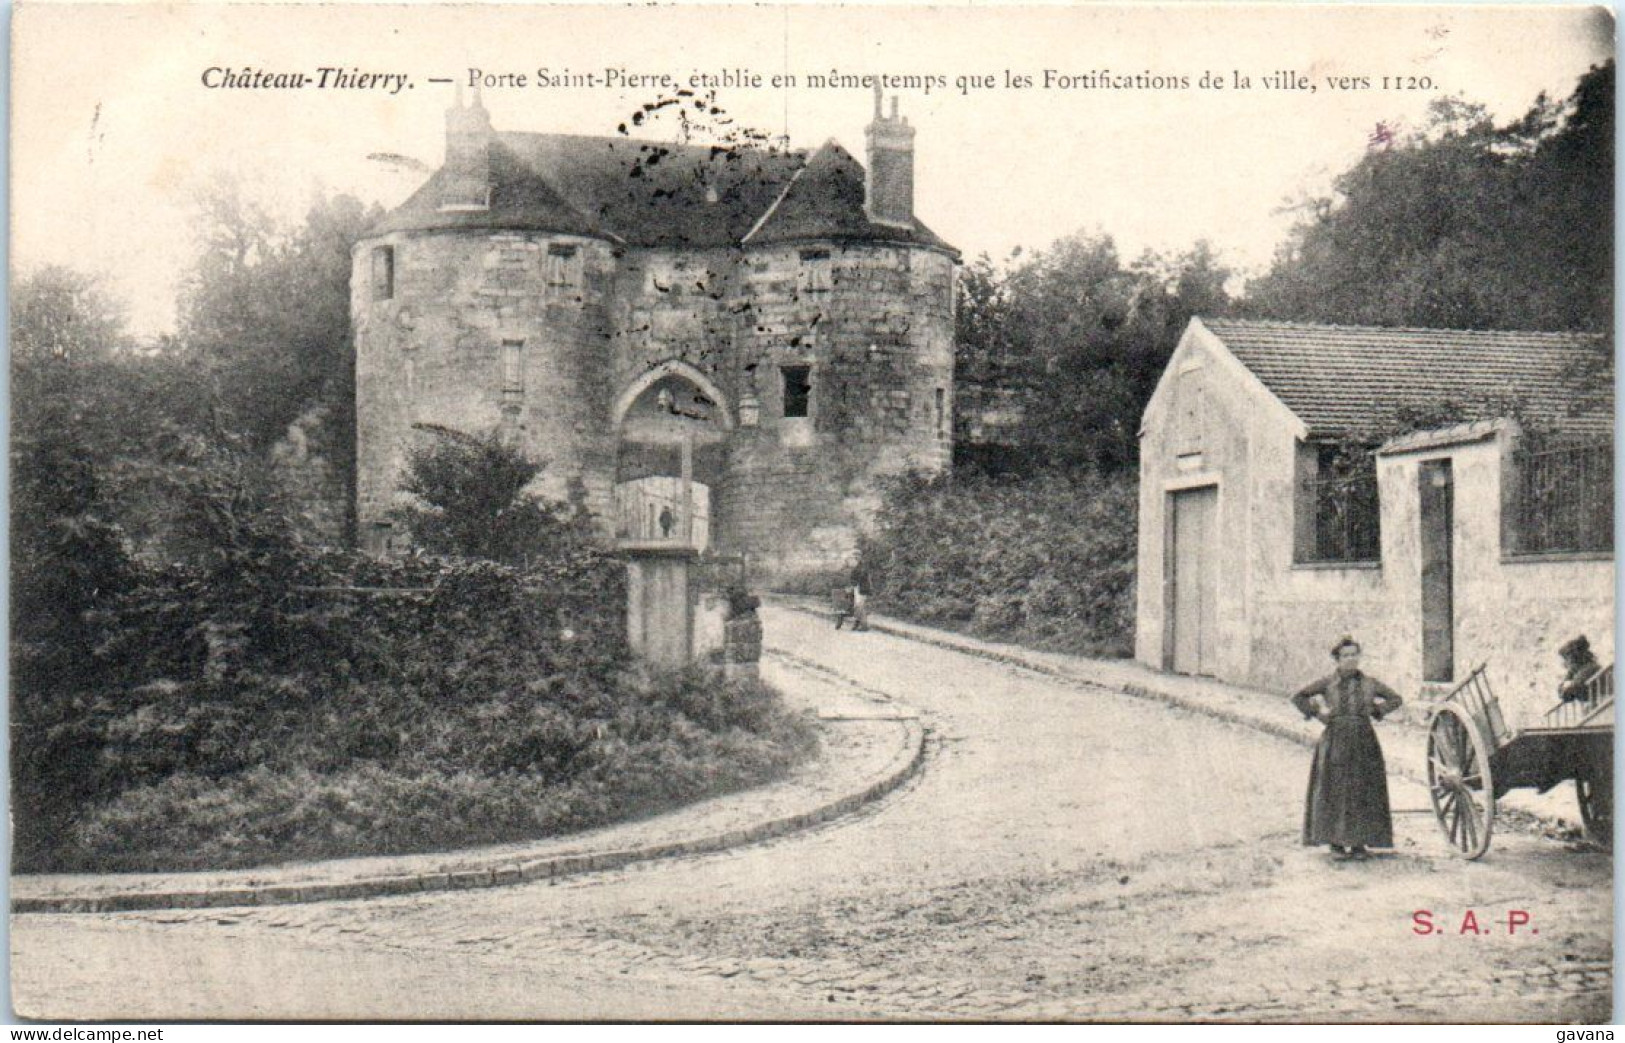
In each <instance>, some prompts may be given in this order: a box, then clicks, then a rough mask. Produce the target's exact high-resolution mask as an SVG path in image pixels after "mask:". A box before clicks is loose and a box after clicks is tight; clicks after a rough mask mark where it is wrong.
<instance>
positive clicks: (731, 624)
mask: <svg viewBox="0 0 1625 1043" xmlns="http://www.w3.org/2000/svg"><path fill="white" fill-rule="evenodd" d="M761 659H762V620H761V618H760V617H759V616H757V614H756V613H755V612H754V611H752V612H747V613H745V614H744V615H742V616H735V617H734V618H733V619H730V620H728V622H726V623H724V624H723V639H722V672H723V675H724V676H726V677H728V678H730V679H744V678H748V679H750V680H752V681H754V680H756V678H757V677H759V676H760V675H761V673H760V671H761V667H760V663H761Z"/></svg>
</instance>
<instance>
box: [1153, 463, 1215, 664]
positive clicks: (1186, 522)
mask: <svg viewBox="0 0 1625 1043" xmlns="http://www.w3.org/2000/svg"><path fill="white" fill-rule="evenodd" d="M1168 506H1169V510H1170V513H1171V514H1172V522H1171V525H1170V529H1171V533H1170V535H1171V536H1172V543H1173V547H1172V553H1171V554H1170V556H1169V557H1170V564H1171V566H1172V568H1171V570H1170V572H1171V580H1172V583H1171V589H1170V591H1169V593H1170V600H1171V601H1172V604H1171V605H1170V606H1169V608H1170V611H1169V613H1168V619H1169V623H1170V625H1171V627H1172V633H1171V634H1170V637H1169V640H1168V642H1167V645H1166V651H1167V653H1168V654H1167V655H1166V657H1165V658H1166V659H1167V660H1168V662H1167V664H1166V665H1167V666H1168V667H1169V668H1171V669H1172V670H1174V671H1175V672H1177V673H1181V674H1211V673H1213V671H1214V669H1215V666H1216V660H1217V656H1216V654H1215V653H1216V650H1217V641H1216V638H1217V634H1216V633H1215V631H1216V628H1217V612H1216V611H1215V609H1216V607H1217V605H1218V597H1219V547H1218V506H1219V490H1218V489H1217V488H1216V487H1214V486H1207V487H1205V488H1201V489H1186V490H1182V491H1180V492H1176V493H1173V494H1171V495H1170V496H1169V498H1168Z"/></svg>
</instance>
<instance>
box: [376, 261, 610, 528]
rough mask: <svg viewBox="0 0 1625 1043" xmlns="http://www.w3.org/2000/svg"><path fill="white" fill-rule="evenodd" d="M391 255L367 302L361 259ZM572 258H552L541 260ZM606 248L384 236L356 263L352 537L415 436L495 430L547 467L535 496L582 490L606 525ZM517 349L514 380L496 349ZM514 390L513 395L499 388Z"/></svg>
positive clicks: (379, 503) (382, 505)
mask: <svg viewBox="0 0 1625 1043" xmlns="http://www.w3.org/2000/svg"><path fill="white" fill-rule="evenodd" d="M380 246H390V247H393V248H394V250H395V264H394V270H395V286H394V294H393V296H392V297H390V298H389V299H387V300H374V299H373V290H372V285H371V281H370V275H369V273H370V271H371V265H372V251H373V249H374V248H377V247H380ZM554 248H556V249H558V250H562V251H567V252H568V251H573V253H572V254H571V255H570V256H567V257H566V256H555V255H554V254H553V253H552V252H551V251H552V249H554ZM614 271H615V259H614V257H613V256H612V253H611V251H610V248H609V246H608V245H607V244H605V243H601V242H598V241H596V240H591V239H582V238H577V237H565V236H551V235H546V234H542V233H517V232H484V231H469V232H458V231H450V232H448V231H439V232H432V233H421V234H415V235H414V234H405V233H396V234H392V235H388V236H385V237H382V238H380V239H372V240H367V241H364V242H363V243H361V244H360V245H359V246H358V247H357V248H356V251H355V261H354V268H353V278H352V282H351V286H352V301H351V304H352V316H353V321H354V331H355V345H356V427H357V454H356V455H357V463H356V469H357V507H358V509H357V514H358V520H359V524H360V529H361V536H362V539H363V541H364V542H365V540H366V537H367V530H368V529H369V527H370V526H372V525H373V524H375V523H377V522H379V521H382V520H384V518H385V516H386V515H387V513H388V511H389V509H390V507H391V506H392V505H393V504H395V503H396V502H397V499H398V494H397V493H396V487H397V485H398V482H399V479H400V474H401V469H402V466H403V464H404V460H405V456H406V453H407V451H408V450H409V448H410V447H411V445H412V444H413V443H414V440H415V439H416V438H417V437H419V436H416V435H415V434H414V431H413V425H414V424H426V425H439V426H443V427H447V428H451V429H454V430H458V431H464V432H469V433H483V432H488V431H492V430H496V429H499V428H504V427H506V429H507V430H508V431H509V433H510V434H511V435H512V436H513V437H514V438H515V439H516V441H517V443H518V444H519V445H521V446H522V447H523V448H524V449H525V450H526V451H527V452H529V453H531V454H532V455H533V456H535V457H537V458H539V459H542V460H545V461H547V463H548V467H547V470H546V471H544V472H543V474H542V476H541V479H540V485H541V489H540V490H539V491H541V492H543V493H545V494H546V495H549V496H554V497H563V495H564V493H565V486H566V483H567V481H568V479H569V478H570V477H572V476H577V475H579V476H582V477H584V478H585V479H586V480H587V486H588V492H589V497H590V501H589V502H590V503H591V505H592V507H593V508H594V510H595V512H597V513H598V514H599V515H600V516H601V517H606V518H607V517H608V516H609V513H610V512H609V510H608V507H609V497H610V481H611V469H612V467H613V458H614V457H613V452H614V447H613V435H612V431H611V424H610V416H609V414H610V410H611V405H612V403H613V399H614V391H615V385H614V379H613V375H612V373H611V372H610V368H609V367H607V366H605V365H604V364H603V359H604V357H605V355H606V354H607V353H608V350H609V349H608V344H609V316H608V301H609V299H610V295H611V283H612V278H613V275H614ZM505 341H513V342H519V343H520V344H521V345H522V347H521V348H520V349H519V359H518V366H519V377H518V380H517V381H514V380H513V379H512V377H513V374H512V373H511V372H509V371H508V370H509V369H510V367H511V366H512V364H513V363H512V361H511V360H505V359H504V346H503V345H504V342H505ZM513 384H517V385H518V386H517V387H513V386H510V385H513Z"/></svg>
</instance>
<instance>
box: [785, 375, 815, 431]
mask: <svg viewBox="0 0 1625 1043" xmlns="http://www.w3.org/2000/svg"><path fill="white" fill-rule="evenodd" d="M781 372H783V374H784V416H785V418H786V419H796V418H799V417H805V416H807V415H808V408H809V407H810V406H811V405H812V367H811V366H785V367H783V369H782V370H781Z"/></svg>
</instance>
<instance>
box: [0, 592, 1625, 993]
mask: <svg viewBox="0 0 1625 1043" xmlns="http://www.w3.org/2000/svg"><path fill="white" fill-rule="evenodd" d="M766 624H767V627H766V629H767V643H768V647H769V649H770V652H771V659H770V662H769V664H768V672H769V674H770V675H772V676H774V677H776V678H777V679H778V680H780V682H781V683H783V684H784V685H786V686H792V685H794V684H795V683H796V682H797V679H798V677H800V678H811V677H814V676H816V677H818V678H820V679H822V683H828V682H829V680H830V678H832V677H833V678H836V679H837V680H838V683H841V684H847V685H851V686H852V687H853V688H854V689H855V690H860V691H863V692H867V693H871V694H873V693H884V694H886V695H889V696H892V697H894V698H896V699H898V700H901V701H903V702H906V703H907V704H909V705H911V706H913V707H915V708H917V709H918V710H919V711H920V714H921V716H922V719H923V720H924V722H925V724H926V725H927V727H928V728H929V729H930V734H929V739H928V742H929V751H928V755H927V759H926V762H925V766H924V769H923V770H922V771H921V772H920V773H919V774H918V775H917V776H916V777H915V778H914V779H913V780H912V781H911V782H910V783H909V784H907V785H906V786H905V787H904V788H903V789H901V790H899V791H898V792H896V793H894V794H892V795H890V796H888V797H886V798H885V799H883V800H882V801H880V802H879V803H877V804H875V805H872V806H871V807H869V808H867V809H865V810H864V811H862V812H860V813H858V814H856V815H853V816H850V817H848V818H845V819H842V820H839V821H836V822H833V823H830V824H828V825H825V826H822V827H819V828H817V829H814V830H810V831H807V832H805V833H800V834H796V835H793V836H789V837H784V838H781V839H778V840H775V841H770V842H767V843H763V844H759V845H755V846H750V847H745V848H741V849H737V850H734V851H731V852H727V853H723V854H716V855H707V856H700V857H695V858H688V859H678V860H671V861H663V862H655V863H646V864H641V865H637V866H633V867H629V868H627V869H624V870H616V871H612V872H606V873H601V874H594V875H591V876H584V877H579V878H573V879H568V880H561V881H557V882H555V883H553V884H546V883H537V884H531V885H525V886H518V887H507V888H496V889H491V890H485V891H472V892H455V893H447V894H438V895H424V896H420V897H406V898H388V899H377V900H372V901H366V902H353V903H331V904H319V905H309V906H286V907H278V908H268V909H257V910H255V909H244V910H224V911H211V912H203V911H199V912H159V913H144V914H133V913H132V914H108V915H79V916H64V915H27V916H15V917H13V918H12V934H11V947H12V975H13V995H14V1003H15V1005H16V1007H17V1009H18V1010H19V1012H21V1013H23V1014H25V1015H33V1016H37V1017H43V1018H59V1019H67V1018H75V1019H85V1018H112V1017H116V1018H156V1019H163V1020H174V1019H184V1018H201V1017H229V1018H233V1019H236V1018H292V1017H298V1018H352V1017H354V1018H368V1019H378V1018H391V1019H432V1020H447V1019H462V1018H472V1019H481V1018H503V1019H514V1018H517V1019H582V1018H586V1019H594V1018H616V1019H626V1018H630V1019H691V1018H708V1017H723V1018H748V1019H808V1018H811V1019H820V1018H830V1019H887V1020H896V1019H904V1020H918V1019H972V1020H987V1019H994V1020H1034V1019H1039V1020H1048V1019H1066V1020H1103V1021H1121V1020H1155V1021H1188V1020H1244V1021H1291V1022H1299V1021H1411V1020H1420V1021H1452V1022H1453V1021H1461V1020H1468V1021H1531V1022H1543V1023H1552V1022H1555V1023H1565V1022H1567V1023H1597V1022H1601V1021H1605V1020H1607V1019H1608V1018H1609V1017H1610V1016H1611V1009H1612V975H1611V971H1610V969H1609V965H1610V963H1611V959H1612V923H1613V909H1612V891H1611V885H1612V871H1613V870H1612V859H1611V858H1610V857H1609V856H1608V855H1607V854H1606V853H1602V852H1598V851H1595V850H1590V849H1587V848H1584V847H1583V846H1580V845H1574V844H1564V843H1561V842H1557V841H1552V840H1548V839H1543V838H1541V837H1539V836H1535V835H1531V834H1518V833H1498V834H1497V836H1496V839H1495V844H1494V847H1493V849H1492V850H1491V852H1490V854H1489V856H1488V857H1487V858H1486V859H1484V860H1483V861H1480V862H1476V863H1465V862H1462V861H1460V860H1458V859H1455V858H1453V857H1451V856H1450V854H1449V852H1448V851H1447V849H1446V846H1445V843H1444V840H1443V838H1442V837H1441V836H1440V834H1439V831H1438V827H1437V825H1436V824H1435V823H1434V821H1433V819H1432V816H1431V813H1424V809H1425V808H1426V805H1427V798H1426V794H1425V793H1424V792H1423V791H1422V789H1421V788H1420V787H1418V786H1415V785H1412V784H1408V783H1404V782H1402V781H1400V780H1397V779H1396V780H1393V781H1392V782H1391V793H1392V799H1393V804H1394V807H1395V810H1396V816H1395V828H1396V839H1397V841H1398V848H1397V849H1396V851H1395V852H1394V853H1392V854H1390V855H1384V856H1383V857H1380V858H1378V859H1375V860H1373V861H1371V862H1367V863H1341V862H1335V861H1332V860H1331V859H1330V858H1329V856H1328V855H1327V854H1326V853H1325V852H1324V851H1321V850H1312V849H1305V848H1303V847H1301V846H1300V845H1299V844H1298V828H1299V822H1300V816H1301V814H1302V798H1303V788H1304V784H1305V781H1306V779H1307V774H1308V768H1309V752H1308V750H1306V749H1305V748H1303V747H1301V746H1298V745H1296V744H1293V743H1289V742H1286V741H1284V740H1281V739H1276V738H1273V737H1270V736H1267V735H1263V734H1261V733H1258V732H1255V731H1251V730H1249V729H1245V728H1242V727H1239V726H1235V725H1229V724H1223V723H1220V722H1217V721H1214V720H1212V719H1210V718H1207V717H1203V716H1200V715H1197V714H1193V713H1188V712H1185V711H1179V710H1173V709H1170V708H1168V707H1166V706H1163V705H1160V704H1156V703H1151V702H1145V701H1140V700H1136V699H1133V698H1130V697H1127V696H1123V695H1119V694H1116V693H1113V692H1109V691H1106V690H1104V689H1099V688H1091V687H1089V686H1086V685H1082V684H1072V683H1065V682H1060V681H1057V680H1055V679H1053V678H1047V677H1042V676H1039V675H1037V674H1033V673H1030V672H1028V671H1024V670H1021V669H1019V668H1015V667H1011V666H1006V665H1001V664H997V663H992V662H988V661H985V660H980V659H976V658H973V657H969V656H965V655H962V654H959V653H956V652H952V651H948V650H944V649H940V648H935V647H930V646H926V645H922V644H918V643H914V642H909V641H905V640H902V639H899V638H893V637H888V636H885V635H881V634H877V633H858V634H855V633H851V632H850V631H848V632H843V633H839V634H837V633H835V632H834V631H833V629H831V628H828V627H826V626H823V625H820V624H818V623H817V622H816V621H813V620H811V619H810V617H807V616H805V615H800V614H797V613H794V612H788V611H785V610H782V609H768V610H766ZM1379 733H1380V734H1383V737H1384V739H1385V741H1386V740H1387V739H1388V735H1387V734H1386V733H1384V732H1382V731H1381V729H1379ZM1421 910H1426V911H1429V913H1430V914H1431V916H1430V922H1431V923H1432V924H1433V925H1434V926H1435V927H1436V928H1437V930H1436V931H1435V932H1433V933H1426V934H1424V933H1419V929H1418V919H1417V917H1416V914H1417V913H1418V911H1421ZM1469 912H1470V913H1471V914H1472V922H1471V923H1470V924H1468V925H1467V926H1465V927H1464V923H1463V922H1464V920H1467V918H1468V914H1469ZM1514 913H1516V914H1518V915H1513V914H1514ZM1509 922H1510V926H1511V927H1515V928H1516V929H1515V930H1510V929H1509ZM1475 926H1476V931H1475V930H1474V929H1473V928H1474V927H1475Z"/></svg>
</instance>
